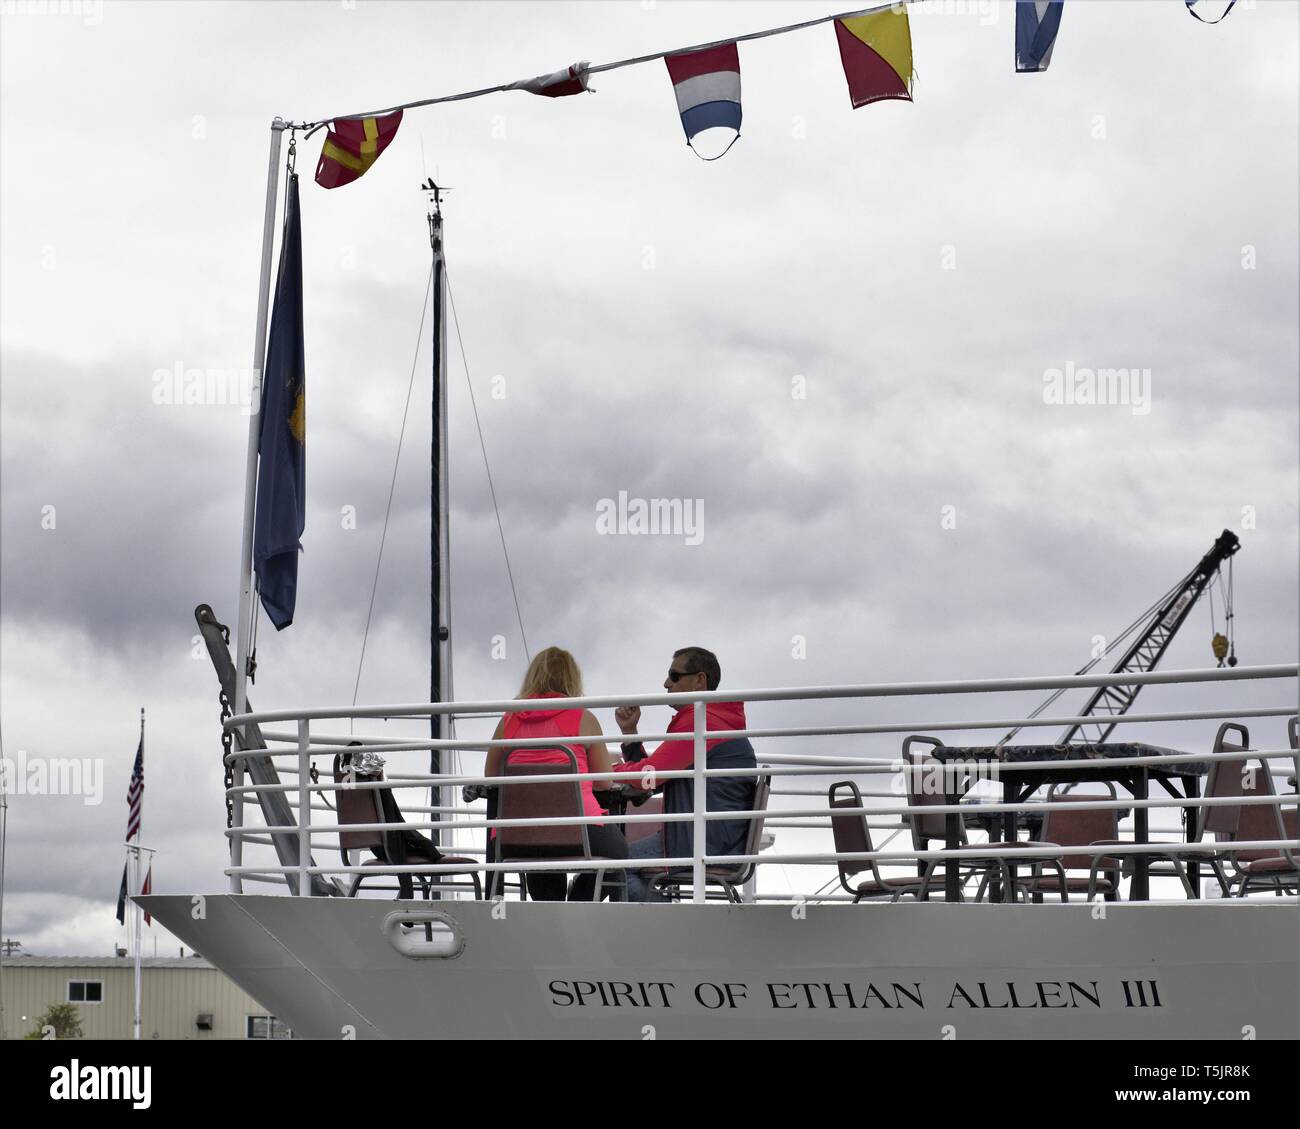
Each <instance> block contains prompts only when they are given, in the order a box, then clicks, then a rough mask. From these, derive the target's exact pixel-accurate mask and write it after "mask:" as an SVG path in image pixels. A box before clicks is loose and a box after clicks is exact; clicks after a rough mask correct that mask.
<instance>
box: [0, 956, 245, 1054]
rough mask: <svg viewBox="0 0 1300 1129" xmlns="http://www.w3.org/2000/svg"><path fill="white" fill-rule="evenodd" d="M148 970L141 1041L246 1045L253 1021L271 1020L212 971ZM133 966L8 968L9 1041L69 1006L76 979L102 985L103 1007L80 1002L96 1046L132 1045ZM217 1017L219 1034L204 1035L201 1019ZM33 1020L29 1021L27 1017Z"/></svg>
mask: <svg viewBox="0 0 1300 1129" xmlns="http://www.w3.org/2000/svg"><path fill="white" fill-rule="evenodd" d="M195 963H196V965H197V967H154V968H150V967H144V968H142V970H141V977H140V980H141V992H140V1017H141V1024H140V1037H141V1038H142V1039H200V1040H202V1039H242V1038H244V1037H245V1030H246V1025H245V1017H246V1016H249V1015H266V1014H267V1010H266V1008H264V1007H262V1006H261V1005H260V1004H259V1003H258V1002H257V1001H256V1000H254V999H253V997H252V996H250V995H249V994H248V993H247V992H245V991H244V990H243V989H241V988H239V987H238V986H237V985H235V984H234V982H233V981H231V980H229V979H227V978H226V976H225V975H224V974H223V973H221V972H220V971H219V970H218V969H215V968H213V967H211V966H210V965H207V964H206V963H204V964H199V963H198V962H197V961H196V962H195ZM124 964H125V967H123V966H121V965H119V964H118V963H117V962H112V965H111V966H109V967H94V966H87V965H74V966H67V965H63V966H53V967H52V966H49V965H41V966H31V965H27V966H24V965H22V964H19V963H12V964H11V963H10V962H9V961H6V962H5V964H4V970H3V977H2V980H0V990H2V991H3V993H4V1022H5V1034H6V1036H7V1037H8V1038H10V1039H21V1038H22V1037H23V1036H24V1035H26V1034H27V1033H28V1032H30V1031H33V1030H34V1029H35V1027H36V1018H37V1016H39V1015H41V1014H42V1013H43V1012H44V1011H45V1010H46V1008H48V1007H49V1006H50V1005H51V1004H59V1003H65V1002H67V1000H68V981H69V980H99V981H101V982H102V983H103V986H104V987H103V1002H101V1003H97V1004H96V1003H78V1004H75V1005H74V1006H75V1007H76V1008H77V1011H78V1013H79V1014H80V1016H81V1026H82V1033H83V1035H84V1036H85V1037H86V1038H88V1039H130V1038H132V1037H133V1029H132V1021H133V1019H134V1014H135V974H134V969H133V968H132V966H131V963H130V962H129V961H126V962H124ZM205 1012H206V1013H210V1014H211V1015H212V1023H213V1026H212V1030H211V1031H200V1030H199V1029H198V1027H197V1026H196V1021H197V1019H198V1016H199V1014H200V1013H205ZM23 1016H26V1017H27V1018H26V1019H25V1020H24V1019H23V1018H22V1017H23Z"/></svg>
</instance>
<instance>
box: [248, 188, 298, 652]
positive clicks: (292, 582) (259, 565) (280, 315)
mask: <svg viewBox="0 0 1300 1129" xmlns="http://www.w3.org/2000/svg"><path fill="white" fill-rule="evenodd" d="M305 396H306V368H305V365H304V361H303V341H302V225H301V222H300V219H299V213H298V178H297V176H291V177H290V178H289V191H288V194H287V199H286V202H285V209H284V237H283V238H282V239H281V241H280V273H279V276H278V278H277V280H276V284H275V306H274V308H273V310H272V312H271V334H270V339H269V340H268V342H267V346H266V371H265V372H264V373H263V374H262V406H261V417H262V418H261V429H260V431H259V433H258V441H257V453H258V456H259V458H258V467H257V512H256V517H255V524H254V530H253V568H254V570H255V571H256V573H257V587H258V592H259V594H260V596H261V599H262V607H264V608H265V609H266V614H267V615H268V616H269V617H270V620H271V622H272V623H273V624H275V628H276V630H277V631H282V630H283V629H284V628H286V627H288V626H289V624H291V623H292V622H293V610H294V604H295V602H296V599H297V593H298V553H299V552H300V551H301V549H302V543H301V540H300V539H301V537H302V531H303V526H304V524H305V523H306V517H307V505H306V477H307V457H306V451H307V447H306V414H305V412H306V409H305Z"/></svg>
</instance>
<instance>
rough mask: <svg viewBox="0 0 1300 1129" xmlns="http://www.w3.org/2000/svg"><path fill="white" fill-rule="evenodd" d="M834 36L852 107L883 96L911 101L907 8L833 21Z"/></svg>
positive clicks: (867, 103) (910, 37) (874, 100)
mask: <svg viewBox="0 0 1300 1129" xmlns="http://www.w3.org/2000/svg"><path fill="white" fill-rule="evenodd" d="M835 36H836V38H837V39H838V40H839V44H840V62H842V63H843V64H844V77H845V79H847V80H848V84H849V101H850V102H852V103H853V108H854V109H855V110H856V109H857V108H858V107H859V106H866V105H869V104H870V103H872V102H879V101H880V100H881V99H884V98H899V99H903V100H905V101H908V102H910V101H911V100H912V32H911V28H910V27H909V26H908V23H907V11H906V9H902V10H900V9H891V10H890V11H887V12H877V13H875V14H874V15H870V16H850V17H848V18H847V19H842V20H836V21H835Z"/></svg>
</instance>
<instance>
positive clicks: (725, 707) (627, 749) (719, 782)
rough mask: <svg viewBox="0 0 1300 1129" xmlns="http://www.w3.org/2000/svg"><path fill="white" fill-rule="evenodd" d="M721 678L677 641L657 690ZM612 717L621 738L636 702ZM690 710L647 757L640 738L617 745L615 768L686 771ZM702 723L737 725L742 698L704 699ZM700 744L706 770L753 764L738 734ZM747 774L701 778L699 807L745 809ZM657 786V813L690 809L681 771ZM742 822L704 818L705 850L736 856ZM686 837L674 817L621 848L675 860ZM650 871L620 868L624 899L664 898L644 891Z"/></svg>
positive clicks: (630, 725)
mask: <svg viewBox="0 0 1300 1129" xmlns="http://www.w3.org/2000/svg"><path fill="white" fill-rule="evenodd" d="M721 680H722V670H721V667H720V666H719V665H718V659H717V656H716V655H714V654H713V652H712V651H706V650H705V649H704V648H703V647H683V648H682V649H681V650H679V651H677V652H675V653H674V654H673V658H672V662H671V663H670V664H669V666H668V677H667V678H665V679H664V689H665V690H667V691H668V692H669V693H670V694H684V693H691V692H699V691H701V690H716V689H717V688H718V683H719V682H720V681H721ZM614 720H615V721H617V722H618V727H619V729H621V730H622V731H623V733H624V734H625V735H627V736H632V735H633V734H635V733H636V731H637V723H638V722H639V721H640V720H641V708H640V707H639V706H620V707H619V708H618V709H617V710H615V711H614ZM694 728H695V710H694V708H693V706H692V704H691V703H687V704H686V705H684V706H681V707H680V708H678V710H677V712H676V713H675V714H674V715H673V719H672V721H671V722H669V724H668V730H667V732H669V733H681V734H683V736H682V738H678V739H674V740H668V741H665V742H663V744H661V745H660V746H659V747H658V748H657V749H656V750H655V751H654V752H653V753H652V754H651V755H649V756H647V755H646V752H645V748H644V747H643V746H642V744H641V742H640V741H627V742H624V744H623V758H624V759H623V763H622V764H617V765H614V771H615V772H633V773H637V774H644V773H646V772H647V770H650V771H652V772H653V771H654V770H658V771H662V772H668V771H672V770H675V769H686V768H690V767H692V765H693V764H694V763H695V741H694V737H693V731H694ZM705 728H706V729H708V730H710V731H712V732H718V731H727V730H736V729H744V728H746V725H745V703H744V702H709V703H708V706H707V714H706V721H705ZM706 748H707V750H708V761H707V767H708V768H742V769H743V768H754V767H755V766H756V763H757V762H756V761H755V759H754V750H753V747H752V746H751V745H750V743H749V741H748V740H747V739H746V738H743V737H741V738H731V737H717V738H709V739H708V740H707V742H706ZM754 782H755V778H754V776H753V775H748V776H734V777H727V776H715V777H710V778H709V780H708V782H707V784H706V788H707V793H708V795H707V807H708V810H709V811H747V810H750V808H751V806H752V804H753V799H754ZM661 787H662V788H663V792H664V812H665V813H666V814H681V813H686V812H691V811H693V810H694V806H695V805H694V787H693V784H692V781H691V780H690V779H688V778H685V777H682V778H678V779H672V780H666V781H664V782H663V784H662V785H661ZM748 828H749V821H748V820H744V819H740V820H710V821H709V824H708V827H707V830H706V835H705V844H706V853H708V854H710V855H726V854H741V853H743V850H744V843H745V836H746V832H747V831H748ZM693 842H694V833H693V828H692V827H691V824H690V822H689V821H682V820H675V821H670V822H665V824H664V830H663V831H661V832H657V833H656V834H654V835H650V836H648V837H646V838H644V839H640V840H638V841H637V842H635V843H632V844H631V845H630V847H629V849H628V857H629V858H678V857H682V858H684V857H686V856H688V855H690V854H691V852H692V845H693ZM654 873H655V872H639V871H631V870H630V871H628V875H627V886H628V900H629V901H640V902H644V901H666V900H667V898H666V897H665V896H664V895H663V894H658V893H654V894H652V891H651V888H650V887H651V881H652V880H653V878H654Z"/></svg>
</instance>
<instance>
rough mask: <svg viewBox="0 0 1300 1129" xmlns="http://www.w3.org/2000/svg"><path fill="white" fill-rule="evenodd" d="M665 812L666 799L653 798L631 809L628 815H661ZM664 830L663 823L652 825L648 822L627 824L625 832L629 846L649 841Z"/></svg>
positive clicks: (624, 827)
mask: <svg viewBox="0 0 1300 1129" xmlns="http://www.w3.org/2000/svg"><path fill="white" fill-rule="evenodd" d="M663 810H664V798H663V797H662V796H651V797H650V798H649V799H648V800H646V801H645V803H643V804H642V805H641V806H640V807H636V808H629V809H628V811H627V814H628V815H661V814H662V813H663ZM663 829H664V825H663V823H662V822H659V823H652V822H650V821H649V820H647V821H646V822H645V823H625V824H623V830H624V831H625V832H626V833H627V841H628V843H629V844H632V843H637V842H640V840H642V839H649V838H650V836H651V835H657V834H658V833H659V832H660V831H662V830H663Z"/></svg>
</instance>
